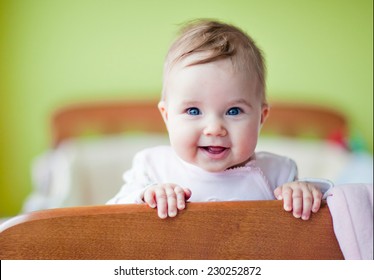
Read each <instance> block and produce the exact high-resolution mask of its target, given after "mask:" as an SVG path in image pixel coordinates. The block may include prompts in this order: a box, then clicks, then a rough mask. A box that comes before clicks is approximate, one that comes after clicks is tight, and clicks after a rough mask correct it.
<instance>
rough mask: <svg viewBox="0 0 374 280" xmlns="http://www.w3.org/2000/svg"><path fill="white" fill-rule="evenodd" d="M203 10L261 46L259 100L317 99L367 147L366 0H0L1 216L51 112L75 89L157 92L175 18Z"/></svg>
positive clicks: (114, 95) (77, 92)
mask: <svg viewBox="0 0 374 280" xmlns="http://www.w3.org/2000/svg"><path fill="white" fill-rule="evenodd" d="M194 18H214V19H219V20H223V21H226V22H228V23H232V24H234V25H237V26H239V27H241V28H242V29H243V30H245V31H246V32H247V33H249V34H250V35H251V36H252V37H253V38H254V39H255V41H256V42H257V44H258V45H259V46H260V47H261V48H262V49H263V51H264V53H265V57H266V60H267V68H268V80H267V84H268V87H267V89H268V96H269V100H270V101H272V100H285V101H303V102H310V103H316V104H323V105H326V104H328V105H329V106H330V107H332V108H336V109H337V110H339V111H341V112H343V113H344V114H346V116H347V117H348V119H349V128H350V137H351V139H354V140H355V141H356V142H357V141H359V143H360V145H361V147H364V148H365V149H367V150H368V151H369V152H370V153H372V151H373V1H372V0H358V1H350V0H327V1H326V0H315V1H309V0H282V1H279V0H204V1H202V0H189V1H179V0H158V1H152V0H136V1H135V0H105V1H104V0H1V1H0V217H5V216H11V215H15V214H17V213H18V212H19V211H20V209H21V207H22V204H23V202H24V200H25V198H26V197H27V195H28V194H29V193H30V191H31V189H32V186H31V178H30V177H31V175H30V165H31V162H32V160H33V158H35V157H36V156H37V155H38V154H40V153H42V152H43V151H45V150H47V149H48V148H49V147H50V141H51V137H50V126H49V120H50V116H51V113H52V112H53V111H54V110H56V109H57V108H59V107H61V106H62V105H65V104H69V103H73V102H80V101H86V100H99V101H100V100H116V99H118V100H119V99H121V100H122V99H146V98H153V99H155V98H158V96H159V94H160V90H161V79H162V66H163V59H164V56H165V54H166V52H167V50H168V47H169V45H170V43H171V42H172V40H173V38H175V35H176V32H177V30H178V28H179V25H180V24H181V23H183V22H185V21H187V20H191V19H194Z"/></svg>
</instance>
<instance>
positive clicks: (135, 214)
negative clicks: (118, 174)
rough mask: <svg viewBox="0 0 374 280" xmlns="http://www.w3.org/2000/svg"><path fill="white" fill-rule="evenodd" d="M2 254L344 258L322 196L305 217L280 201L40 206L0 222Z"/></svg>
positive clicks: (10, 256) (29, 256)
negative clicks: (160, 211) (177, 208)
mask: <svg viewBox="0 0 374 280" xmlns="http://www.w3.org/2000/svg"><path fill="white" fill-rule="evenodd" d="M0 259H3V260H4V259H89V260H91V259H122V260H125V259H195V260H199V259H205V260H208V259H285V260H288V259H343V255H342V252H341V250H340V248H339V245H338V242H337V240H336V237H335V235H334V231H333V226H332V220H331V216H330V212H329V209H328V206H327V204H326V203H323V205H322V208H321V209H320V211H319V212H318V213H316V214H313V215H312V216H311V219H310V220H309V221H302V220H300V219H296V218H294V217H293V216H292V214H290V213H287V212H285V211H284V210H283V209H282V202H280V201H245V202H204V203H188V206H187V209H186V210H184V211H181V212H180V213H179V214H178V216H177V217H175V218H167V219H165V220H161V219H159V218H158V217H157V214H156V212H155V210H153V209H150V208H149V207H147V206H145V205H106V206H88V207H73V208H60V209H51V210H43V211H38V212H33V213H29V214H25V215H22V216H19V217H16V218H14V219H12V220H9V221H8V222H6V223H4V224H2V225H1V226H0Z"/></svg>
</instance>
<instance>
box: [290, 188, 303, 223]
mask: <svg viewBox="0 0 374 280" xmlns="http://www.w3.org/2000/svg"><path fill="white" fill-rule="evenodd" d="M292 209H293V212H292V213H293V216H294V217H295V218H300V217H301V212H302V209H303V193H302V191H301V190H300V189H294V190H293V192H292Z"/></svg>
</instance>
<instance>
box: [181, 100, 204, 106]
mask: <svg viewBox="0 0 374 280" xmlns="http://www.w3.org/2000/svg"><path fill="white" fill-rule="evenodd" d="M181 104H182V106H183V107H196V106H198V105H199V104H200V102H198V101H194V100H184V101H182V103H181Z"/></svg>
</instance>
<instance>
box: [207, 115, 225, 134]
mask: <svg viewBox="0 0 374 280" xmlns="http://www.w3.org/2000/svg"><path fill="white" fill-rule="evenodd" d="M204 134H205V135H209V136H226V135H227V130H226V128H225V126H224V125H223V123H222V121H220V120H217V119H215V120H211V121H209V122H208V123H207V124H206V126H205V128H204Z"/></svg>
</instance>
